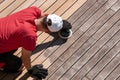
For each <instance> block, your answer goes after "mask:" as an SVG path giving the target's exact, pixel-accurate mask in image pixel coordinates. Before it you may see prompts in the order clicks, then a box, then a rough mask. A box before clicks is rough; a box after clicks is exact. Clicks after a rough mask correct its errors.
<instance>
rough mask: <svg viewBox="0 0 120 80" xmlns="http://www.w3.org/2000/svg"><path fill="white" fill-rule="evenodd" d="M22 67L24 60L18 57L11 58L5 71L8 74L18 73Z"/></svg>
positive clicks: (8, 59)
mask: <svg viewBox="0 0 120 80" xmlns="http://www.w3.org/2000/svg"><path fill="white" fill-rule="evenodd" d="M21 66H22V60H21V59H20V58H19V57H17V56H14V55H12V56H9V57H8V58H7V61H6V65H5V66H4V71H6V72H17V71H18V70H19V68H20V67H21Z"/></svg>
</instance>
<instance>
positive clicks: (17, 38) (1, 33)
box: [0, 6, 41, 53]
mask: <svg viewBox="0 0 120 80" xmlns="http://www.w3.org/2000/svg"><path fill="white" fill-rule="evenodd" d="M40 16H41V11H40V10H39V9H38V8H37V7H35V6H34V7H29V8H27V9H24V10H21V11H19V12H17V13H14V14H12V15H9V16H7V17H4V18H1V19H0V53H4V52H8V51H11V50H14V49H17V48H19V47H23V48H25V49H27V50H30V51H32V50H34V48H35V46H36V40H37V35H36V26H35V23H34V20H35V19H37V18H39V17H40Z"/></svg>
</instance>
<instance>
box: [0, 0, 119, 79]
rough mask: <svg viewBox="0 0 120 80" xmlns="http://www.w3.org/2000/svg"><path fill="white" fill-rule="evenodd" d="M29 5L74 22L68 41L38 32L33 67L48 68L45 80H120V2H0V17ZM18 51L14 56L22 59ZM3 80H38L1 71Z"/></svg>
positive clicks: (23, 74) (90, 0) (80, 0)
mask: <svg viewBox="0 0 120 80" xmlns="http://www.w3.org/2000/svg"><path fill="white" fill-rule="evenodd" d="M29 6H37V7H39V8H40V9H41V10H43V12H45V13H55V14H57V15H60V16H61V17H62V18H63V19H67V20H68V21H69V22H71V24H72V26H73V28H72V30H73V36H72V37H71V38H70V39H68V40H67V41H65V40H62V39H60V38H58V37H54V36H55V35H53V36H51V35H49V34H46V33H44V32H38V33H37V35H38V41H37V45H36V46H37V47H36V50H35V51H34V52H33V55H32V57H31V60H32V65H34V64H40V63H42V64H43V65H44V67H45V68H48V70H49V75H48V77H47V78H46V79H45V80H120V71H119V70H120V0H9V1H8V0H0V17H4V16H7V15H9V14H12V13H14V12H16V11H19V10H21V9H24V8H26V7H29ZM20 50H21V49H19V50H18V51H17V52H16V53H15V54H16V55H18V56H20V55H21V54H20ZM0 80H35V79H33V78H32V77H30V76H28V74H27V73H26V70H25V69H24V71H23V72H22V73H17V74H8V73H2V72H0Z"/></svg>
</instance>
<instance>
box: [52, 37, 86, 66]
mask: <svg viewBox="0 0 120 80" xmlns="http://www.w3.org/2000/svg"><path fill="white" fill-rule="evenodd" d="M83 40H84V38H83ZM83 40H80V41H83ZM80 44H81V43H80ZM73 50H74V49H73ZM69 52H70V51H69ZM52 67H53V66H52Z"/></svg>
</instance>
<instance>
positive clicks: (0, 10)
mask: <svg viewBox="0 0 120 80" xmlns="http://www.w3.org/2000/svg"><path fill="white" fill-rule="evenodd" d="M1 1H4V2H2V3H1V4H0V13H1V12H2V11H3V10H5V9H6V8H7V7H8V6H10V5H11V4H12V3H13V2H14V0H10V1H9V2H8V1H7V0H1Z"/></svg>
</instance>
